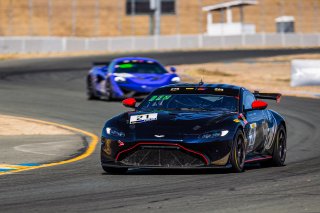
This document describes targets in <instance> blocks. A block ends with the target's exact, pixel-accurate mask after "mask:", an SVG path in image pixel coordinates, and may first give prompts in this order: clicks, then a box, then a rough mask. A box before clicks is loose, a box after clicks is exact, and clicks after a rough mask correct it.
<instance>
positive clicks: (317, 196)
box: [0, 49, 320, 212]
mask: <svg viewBox="0 0 320 213" xmlns="http://www.w3.org/2000/svg"><path fill="white" fill-rule="evenodd" d="M308 52H317V53H319V52H320V50H319V49H312V50H281V51H280V50H249V51H240V50H239V51H201V52H172V53H143V54H141V55H147V56H150V57H155V58H159V59H160V61H162V62H163V63H165V64H186V63H198V62H210V61H226V62H228V61H232V60H250V59H252V58H254V57H259V56H260V57H263V56H274V55H282V54H297V53H308ZM130 55H133V54H130ZM111 57H114V56H107V57H104V56H100V57H74V58H62V59H50V60H49V59H33V60H18V61H5V62H1V63H0V113H3V114H12V115H19V116H26V117H32V118H36V119H43V120H47V121H52V122H57V123H61V124H65V125H70V126H74V127H76V128H80V129H84V130H86V131H89V132H93V133H95V134H97V135H99V134H100V129H101V126H102V125H103V123H104V121H105V120H106V119H108V118H110V117H112V116H113V115H116V114H117V113H120V112H122V111H124V110H125V109H124V108H123V107H121V105H120V103H117V102H111V103H107V102H103V101H87V100H86V97H85V81H84V80H85V74H86V69H87V68H89V67H90V63H91V62H92V61H95V60H97V61H100V60H102V59H105V60H108V59H110V58H111ZM270 108H273V109H275V110H277V111H279V112H280V113H282V114H283V115H284V116H285V118H286V120H287V124H288V146H289V148H288V156H287V165H286V166H284V167H278V168H261V167H259V166H258V165H253V166H250V167H247V170H246V172H244V173H241V174H234V173H229V172H228V171H226V170H186V171H185V170H183V171H171V170H169V171H168V170H132V171H130V172H129V173H128V174H127V175H107V174H105V173H103V172H102V170H101V168H100V165H99V149H98V147H97V149H96V151H95V152H94V154H93V155H91V156H90V157H88V158H86V159H84V160H81V161H78V162H75V163H70V164H65V165H59V166H56V167H49V168H42V169H38V170H31V171H25V172H21V173H15V174H10V175H4V176H0V212H62V211H64V212H270V211H273V212H320V203H319V201H320V140H319V138H320V128H319V121H320V113H319V112H320V100H319V99H304V98H293V97H284V98H283V99H282V102H281V103H280V104H279V105H276V104H274V103H272V102H270ZM12 157H17V158H18V157H19V156H12Z"/></svg>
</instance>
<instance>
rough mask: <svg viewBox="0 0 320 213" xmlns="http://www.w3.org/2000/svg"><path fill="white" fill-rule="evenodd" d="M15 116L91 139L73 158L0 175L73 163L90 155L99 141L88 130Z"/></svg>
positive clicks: (4, 173)
mask: <svg viewBox="0 0 320 213" xmlns="http://www.w3.org/2000/svg"><path fill="white" fill-rule="evenodd" d="M17 118H19V119H23V120H26V121H31V122H36V123H41V124H46V125H53V126H56V127H60V128H63V129H67V130H70V131H73V132H77V133H81V134H84V135H86V136H88V137H90V138H91V141H90V142H89V144H88V147H87V149H86V151H85V152H84V153H82V154H81V155H79V156H77V157H74V158H71V159H68V160H63V161H58V162H54V163H47V164H41V165H38V166H28V167H27V168H21V169H17V170H12V171H9V172H3V173H0V176H1V175H7V174H12V173H17V172H22V171H27V170H33V169H40V168H45V167H50V166H58V165H62V164H67V163H73V162H76V161H79V160H82V159H84V158H86V157H88V156H90V155H91V154H92V153H93V152H94V150H95V148H96V145H97V144H98V141H99V138H98V136H97V135H95V134H93V133H90V132H87V131H84V130H82V129H78V128H74V127H71V126H67V125H63V124H58V123H54V122H49V121H42V120H37V119H32V118H25V117H17Z"/></svg>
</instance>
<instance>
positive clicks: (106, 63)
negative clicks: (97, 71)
mask: <svg viewBox="0 0 320 213" xmlns="http://www.w3.org/2000/svg"><path fill="white" fill-rule="evenodd" d="M109 64H110V62H109V61H107V62H105V61H103V62H100V61H96V62H93V63H92V65H93V66H109Z"/></svg>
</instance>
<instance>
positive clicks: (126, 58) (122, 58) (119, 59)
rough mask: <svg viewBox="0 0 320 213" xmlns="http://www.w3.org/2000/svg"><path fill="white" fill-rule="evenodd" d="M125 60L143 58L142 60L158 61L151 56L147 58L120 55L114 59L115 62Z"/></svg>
mask: <svg viewBox="0 0 320 213" xmlns="http://www.w3.org/2000/svg"><path fill="white" fill-rule="evenodd" d="M125 60H144V61H152V62H157V63H159V62H158V61H157V60H155V59H153V58H147V57H129V56H128V57H121V58H116V59H114V61H115V62H117V63H118V62H120V61H125Z"/></svg>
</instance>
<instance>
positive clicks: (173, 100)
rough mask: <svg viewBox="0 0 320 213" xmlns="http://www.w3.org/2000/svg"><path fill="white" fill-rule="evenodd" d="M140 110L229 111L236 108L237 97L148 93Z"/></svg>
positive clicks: (234, 110) (233, 110)
mask: <svg viewBox="0 0 320 213" xmlns="http://www.w3.org/2000/svg"><path fill="white" fill-rule="evenodd" d="M139 109H140V110H166V111H231V112H236V111H237V110H238V99H237V98H235V97H233V96H223V95H221V96H219V95H210V94H161V95H150V96H149V97H148V98H147V99H146V100H145V101H143V102H142V103H141V105H140V106H139Z"/></svg>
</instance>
